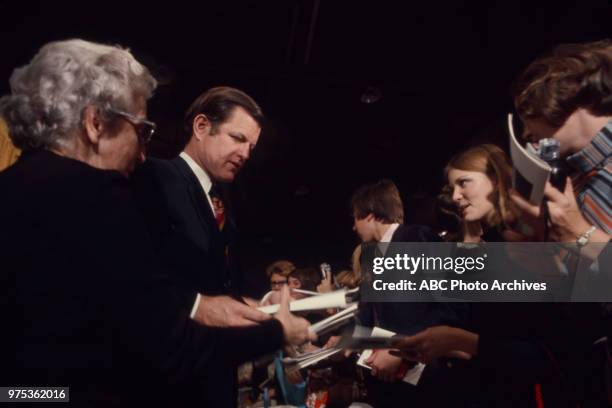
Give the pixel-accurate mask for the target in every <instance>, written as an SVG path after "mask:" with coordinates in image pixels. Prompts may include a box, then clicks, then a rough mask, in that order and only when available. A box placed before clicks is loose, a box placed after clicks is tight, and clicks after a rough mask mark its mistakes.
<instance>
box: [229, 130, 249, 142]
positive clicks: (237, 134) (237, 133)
mask: <svg viewBox="0 0 612 408" xmlns="http://www.w3.org/2000/svg"><path fill="white" fill-rule="evenodd" d="M231 135H232V136H233V137H235V138H238V139H240V140H241V141H245V140H247V137H246V136H245V135H244V134H243V133H242V132H232V133H231Z"/></svg>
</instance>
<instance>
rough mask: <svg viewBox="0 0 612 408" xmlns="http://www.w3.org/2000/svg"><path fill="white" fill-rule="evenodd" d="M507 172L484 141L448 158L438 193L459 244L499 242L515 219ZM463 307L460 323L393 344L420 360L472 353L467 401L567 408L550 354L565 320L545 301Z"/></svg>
mask: <svg viewBox="0 0 612 408" xmlns="http://www.w3.org/2000/svg"><path fill="white" fill-rule="evenodd" d="M511 171H512V168H511V165H510V161H509V159H508V157H507V156H506V154H505V153H504V152H503V151H502V150H501V149H500V148H499V147H497V146H494V145H489V144H483V145H478V146H474V147H471V148H468V149H466V150H464V151H462V152H460V153H458V154H457V155H455V156H454V157H453V158H452V159H451V160H450V161H449V163H448V164H447V166H446V168H445V174H446V177H447V186H445V188H444V189H443V196H442V197H441V198H442V203H443V205H447V203H448V202H449V200H452V202H454V204H455V214H456V215H457V216H458V218H459V219H460V222H461V228H460V229H459V230H460V241H461V242H470V243H479V242H500V241H502V240H503V239H502V235H503V234H504V231H505V230H506V229H508V228H510V227H512V225H513V222H514V221H515V220H516V215H515V214H516V209H515V208H514V205H513V203H512V200H511V199H510V195H509V188H510V185H511V174H512V173H511ZM445 196H446V197H445ZM469 250H470V249H467V250H466V249H464V251H469ZM508 262H510V260H508ZM517 273H518V270H517ZM466 305H468V304H466ZM469 306H470V309H469V315H470V319H469V324H468V327H467V328H459V327H453V326H449V325H442V326H434V327H429V328H427V329H425V330H423V331H421V332H419V333H417V334H415V335H414V336H411V337H408V338H407V339H404V340H401V341H399V342H398V347H400V348H404V349H409V350H410V352H411V353H409V354H408V356H409V358H411V359H412V360H417V361H421V362H424V363H428V362H430V361H431V360H432V359H435V358H439V357H442V356H455V357H459V358H466V359H469V358H473V361H472V363H473V364H472V365H471V366H468V367H467V369H468V371H467V372H466V376H467V378H468V379H470V380H471V381H473V383H471V384H470V383H467V384H466V387H470V388H471V389H472V392H471V396H470V397H469V398H470V399H471V400H472V401H473V402H474V403H476V402H478V403H481V404H484V406H490V405H495V406H531V405H532V404H535V403H536V402H537V401H538V400H542V399H543V401H544V402H545V403H546V404H547V405H548V404H552V405H553V406H572V404H573V401H572V398H571V396H572V390H571V389H569V388H568V386H567V385H566V384H563V383H562V381H560V379H559V374H560V373H558V372H557V370H556V366H557V361H556V360H554V356H553V355H552V354H551V353H550V350H556V348H554V347H551V346H552V345H557V344H559V345H563V346H566V347H565V348H564V350H565V351H566V352H567V351H568V350H572V347H570V346H567V344H571V343H570V342H569V340H568V341H567V344H565V343H566V340H565V339H564V340H561V341H558V340H557V339H556V336H555V335H554V333H559V331H561V330H569V328H570V327H572V326H571V325H570V321H569V320H566V319H564V317H563V315H562V314H560V313H559V312H558V311H557V310H556V309H555V308H554V307H551V305H547V304H535V303H534V304H530V303H479V302H472V303H469ZM545 322H546V323H545ZM551 327H552V328H554V329H552V330H551V329H550V328H551ZM566 338H570V336H566ZM574 344H577V343H574ZM549 359H552V360H553V361H549ZM500 366H501V367H503V370H500ZM471 370H475V373H471ZM563 375H564V374H563Z"/></svg>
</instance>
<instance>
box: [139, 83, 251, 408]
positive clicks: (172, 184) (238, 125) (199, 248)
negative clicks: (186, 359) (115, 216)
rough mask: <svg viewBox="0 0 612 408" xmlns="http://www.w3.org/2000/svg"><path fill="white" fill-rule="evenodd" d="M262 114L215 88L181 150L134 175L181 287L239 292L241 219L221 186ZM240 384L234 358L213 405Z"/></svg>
mask: <svg viewBox="0 0 612 408" xmlns="http://www.w3.org/2000/svg"><path fill="white" fill-rule="evenodd" d="M262 121H263V114H262V112H261V109H260V108H259V106H258V105H257V103H256V102H255V101H254V100H253V99H252V98H251V97H249V96H248V95H246V94H245V93H244V92H242V91H240V90H238V89H235V88H229V87H217V88H212V89H210V90H208V91H206V92H204V93H203V94H202V95H200V96H199V97H198V98H197V99H196V100H195V101H194V102H193V104H192V105H191V107H190V108H189V109H188V111H187V113H186V115H185V131H186V132H187V134H188V135H190V137H189V140H188V142H187V145H186V146H185V148H184V150H183V152H181V154H180V155H179V156H178V157H176V158H174V159H172V160H158V159H149V160H147V161H146V162H145V163H144V164H143V165H142V166H141V167H140V168H139V169H138V170H137V172H136V174H135V175H134V177H133V185H134V188H135V191H136V193H137V195H138V196H139V198H140V202H141V203H142V211H143V213H144V214H145V219H146V221H147V225H148V228H149V230H150V232H151V236H152V237H153V245H154V247H155V249H156V251H157V252H158V254H159V256H160V258H161V259H162V262H163V263H164V265H165V266H166V267H167V268H168V269H169V270H171V271H173V275H172V278H173V280H174V282H175V283H176V284H177V285H178V286H180V287H185V288H187V289H189V290H196V291H198V292H199V293H202V294H203V295H207V296H212V295H230V296H233V297H235V298H238V299H240V273H239V268H238V265H237V259H236V254H235V252H236V225H235V223H234V220H233V218H232V217H231V215H230V214H229V212H228V208H227V200H226V197H225V196H224V195H223V194H222V192H223V184H224V183H230V182H232V181H233V180H234V177H235V176H236V174H237V173H238V171H239V170H240V169H241V168H242V166H243V165H244V164H245V162H246V161H247V160H248V158H249V156H250V154H251V151H252V150H253V148H254V147H255V145H256V144H257V141H258V139H259V134H260V132H261V124H262ZM185 306H186V307H188V308H191V307H192V303H191V302H190V301H189V300H187V301H186V302H185ZM235 383H236V373H235V367H234V366H232V365H228V366H227V367H224V368H223V372H215V373H214V377H213V378H211V380H210V381H209V389H210V391H207V390H205V391H204V393H209V394H210V393H212V392H214V393H215V394H216V395H217V396H218V398H217V399H216V400H215V406H234V405H235V401H236V399H235V393H236V386H235Z"/></svg>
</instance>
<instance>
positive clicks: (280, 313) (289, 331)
mask: <svg viewBox="0 0 612 408" xmlns="http://www.w3.org/2000/svg"><path fill="white" fill-rule="evenodd" d="M275 306H277V308H276V309H277V313H276V315H275V316H274V318H276V319H277V320H278V321H280V322H281V324H282V326H283V334H284V337H285V342H286V343H287V344H291V345H301V344H303V343H305V342H307V341H309V340H315V339H316V338H317V336H316V334H315V333H314V332H312V331H311V330H310V328H309V326H310V323H308V321H307V320H306V319H303V318H301V317H297V316H294V315H292V314H291V312H290V311H289V288H288V287H287V286H285V287H283V288H282V289H281V304H280V305H275Z"/></svg>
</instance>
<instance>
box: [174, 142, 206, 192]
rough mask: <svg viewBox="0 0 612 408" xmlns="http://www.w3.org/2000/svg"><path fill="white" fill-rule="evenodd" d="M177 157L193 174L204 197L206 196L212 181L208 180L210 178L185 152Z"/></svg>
mask: <svg viewBox="0 0 612 408" xmlns="http://www.w3.org/2000/svg"><path fill="white" fill-rule="evenodd" d="M179 157H180V158H181V159H183V160H185V163H187V165H188V166H189V168H190V169H191V171H193V174H195V176H196V178H197V179H198V181H199V182H200V185H201V186H202V189H203V190H204V192H205V193H206V195H208V194H209V193H210V189H211V187H212V181H211V179H210V176H209V175H208V174H207V173H206V172H205V171H204V169H202V168H201V167H200V166H199V165H198V164H197V163H196V162H195V160H193V159H192V158H191V156H189V154H187V153H186V152H181V154H179Z"/></svg>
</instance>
